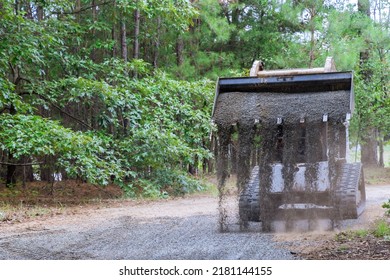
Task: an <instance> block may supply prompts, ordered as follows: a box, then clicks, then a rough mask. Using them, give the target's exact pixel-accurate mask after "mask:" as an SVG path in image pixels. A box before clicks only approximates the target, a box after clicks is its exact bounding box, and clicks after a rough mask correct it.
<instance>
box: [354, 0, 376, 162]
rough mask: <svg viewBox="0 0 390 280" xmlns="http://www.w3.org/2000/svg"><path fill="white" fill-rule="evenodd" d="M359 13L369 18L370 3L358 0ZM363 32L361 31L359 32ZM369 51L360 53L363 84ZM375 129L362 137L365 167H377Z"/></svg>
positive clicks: (367, 72) (368, 77)
mask: <svg viewBox="0 0 390 280" xmlns="http://www.w3.org/2000/svg"><path fill="white" fill-rule="evenodd" d="M358 11H359V13H361V14H363V15H366V16H368V17H369V16H370V1H369V0H358ZM361 31H362V32H363V30H361ZM370 56H371V54H370V50H369V48H368V47H367V49H365V50H363V51H361V52H360V62H359V64H360V69H359V71H360V73H361V75H362V78H363V80H364V82H365V83H367V84H368V83H371V78H372V74H373V73H372V69H371V68H370V66H369V59H370ZM377 134H378V133H377V129H376V128H374V127H368V128H366V129H364V132H363V135H362V147H361V161H362V163H363V164H364V165H366V166H378V152H377V149H378V141H377V139H376V137H377Z"/></svg>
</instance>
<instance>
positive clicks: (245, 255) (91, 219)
mask: <svg viewBox="0 0 390 280" xmlns="http://www.w3.org/2000/svg"><path fill="white" fill-rule="evenodd" d="M389 195H390V186H368V187H367V197H368V198H367V199H368V201H367V211H366V212H365V213H364V214H363V215H362V216H361V217H360V218H359V219H358V220H349V221H346V222H344V223H343V224H342V225H341V226H342V228H350V227H356V226H364V225H366V224H368V223H369V222H371V221H372V220H373V219H375V218H376V217H380V216H381V215H383V212H384V211H383V209H381V207H380V204H381V202H383V201H387V199H388V198H389ZM321 234H324V233H321ZM325 234H328V235H329V234H331V233H325ZM288 236H290V235H288ZM293 236H294V238H286V235H282V237H281V235H278V234H265V233H261V232H258V231H251V232H239V231H235V230H234V228H233V230H232V232H228V233H219V232H218V211H217V199H216V198H214V197H210V196H192V197H189V198H183V199H174V200H166V201H155V202H144V203H135V202H132V203H127V202H124V203H123V205H118V204H116V206H115V207H109V208H103V209H86V211H85V212H83V213H80V214H76V215H59V216H56V217H51V218H47V219H44V220H35V221H30V222H26V223H22V224H13V225H0V259H54V260H55V259H106V260H107V259H108V260H111V259H143V260H164V259H184V260H190V259H200V260H202V259H245V260H248V259H259V260H261V259H267V260H282V259H283V260H289V259H294V258H295V254H292V253H291V250H292V249H291V248H292V247H295V248H297V247H299V246H297V244H300V243H302V244H308V245H310V241H311V237H312V236H313V233H295V234H294V235H293ZM317 238H318V236H317Z"/></svg>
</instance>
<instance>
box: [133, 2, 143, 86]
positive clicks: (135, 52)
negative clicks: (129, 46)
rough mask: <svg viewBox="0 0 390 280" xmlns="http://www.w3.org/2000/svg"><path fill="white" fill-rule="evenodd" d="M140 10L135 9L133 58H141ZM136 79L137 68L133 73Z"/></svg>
mask: <svg viewBox="0 0 390 280" xmlns="http://www.w3.org/2000/svg"><path fill="white" fill-rule="evenodd" d="M140 16H141V14H140V10H139V9H136V10H135V11H134V46H133V58H134V59H138V58H139V26H140ZM133 77H134V79H137V78H138V72H137V70H134V73H133Z"/></svg>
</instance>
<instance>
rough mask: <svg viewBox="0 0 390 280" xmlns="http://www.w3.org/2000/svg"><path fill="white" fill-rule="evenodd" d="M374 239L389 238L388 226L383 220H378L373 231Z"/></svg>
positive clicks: (389, 226)
mask: <svg viewBox="0 0 390 280" xmlns="http://www.w3.org/2000/svg"><path fill="white" fill-rule="evenodd" d="M374 235H375V236H376V237H382V238H388V237H389V236H390V225H389V223H388V222H387V221H385V220H379V221H378V222H377V224H376V227H375V229H374Z"/></svg>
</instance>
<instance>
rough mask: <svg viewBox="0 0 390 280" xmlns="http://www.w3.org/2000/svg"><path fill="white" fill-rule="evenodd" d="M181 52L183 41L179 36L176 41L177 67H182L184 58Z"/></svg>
mask: <svg viewBox="0 0 390 280" xmlns="http://www.w3.org/2000/svg"><path fill="white" fill-rule="evenodd" d="M183 50H184V41H183V38H182V36H180V35H179V37H178V38H177V41H176V63H177V66H181V65H183V62H184V57H183Z"/></svg>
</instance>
